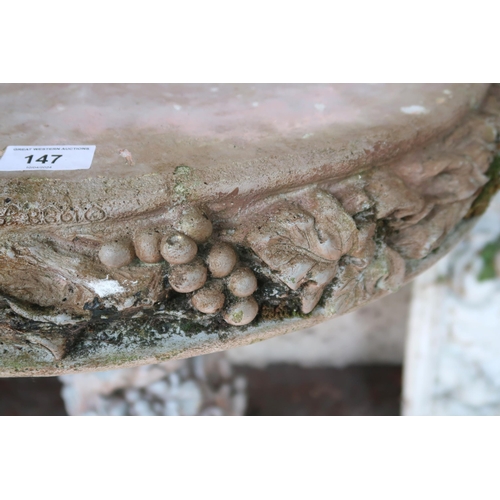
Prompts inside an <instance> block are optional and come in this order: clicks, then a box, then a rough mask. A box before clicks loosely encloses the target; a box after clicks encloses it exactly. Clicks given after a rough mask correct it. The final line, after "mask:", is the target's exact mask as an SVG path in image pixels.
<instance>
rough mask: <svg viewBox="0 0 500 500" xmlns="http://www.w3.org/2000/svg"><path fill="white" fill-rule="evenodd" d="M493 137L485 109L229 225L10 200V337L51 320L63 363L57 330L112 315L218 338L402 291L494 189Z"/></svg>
mask: <svg viewBox="0 0 500 500" xmlns="http://www.w3.org/2000/svg"><path fill="white" fill-rule="evenodd" d="M496 140H497V132H496V128H495V123H494V119H493V118H492V117H491V116H489V115H487V114H484V115H482V116H481V117H480V118H477V117H474V118H472V119H470V120H468V121H467V122H465V123H464V124H463V125H462V126H461V127H459V128H458V129H456V130H455V131H454V132H453V133H452V134H450V135H449V136H448V137H446V138H444V139H441V140H440V141H438V142H437V143H436V144H435V145H434V146H431V147H428V148H426V149H424V150H421V151H418V152H414V153H411V154H409V155H407V156H406V157H404V158H399V159H397V160H395V161H394V162H393V163H391V164H388V165H379V166H374V167H372V168H370V169H368V170H366V171H361V172H358V173H356V174H354V175H352V176H350V177H347V178H344V179H341V180H339V179H335V180H332V181H324V182H321V183H318V184H317V185H311V186H307V187H304V188H302V189H297V190H295V191H291V192H288V193H281V194H277V195H273V196H269V197H267V198H265V199H261V200H258V201H256V202H254V203H253V204H252V205H250V206H248V207H246V209H244V210H241V211H240V213H238V215H237V216H234V217H225V216H224V215H223V214H222V213H218V212H217V210H215V209H213V208H212V209H211V208H210V206H208V207H198V206H194V205H189V204H186V203H181V204H179V205H175V206H171V207H164V208H160V209H158V210H157V211H155V212H154V213H148V214H144V215H142V216H140V217H134V218H130V219H123V220H120V221H112V220H108V218H107V217H106V214H105V213H104V212H103V211H102V209H101V208H100V207H94V206H90V205H89V206H86V207H83V208H79V207H74V206H71V203H70V202H68V203H67V205H68V206H66V205H64V206H63V207H62V208H59V209H58V210H59V212H57V210H56V211H55V212H54V211H51V210H49V208H50V207H49V208H43V210H42V209H40V208H36V207H34V208H33V207H23V208H22V209H21V208H20V207H19V206H18V205H17V204H16V202H15V200H10V199H9V200H8V202H7V201H6V204H7V205H8V206H6V207H4V208H3V209H2V211H0V224H2V225H3V227H2V229H1V230H0V231H4V234H2V235H1V238H0V291H1V293H2V295H3V297H4V309H2V310H0V313H1V312H2V311H4V312H3V313H2V314H3V316H2V317H3V318H4V319H3V320H2V321H4V323H5V321H6V318H11V320H10V321H11V324H10V326H9V327H6V328H8V329H9V330H8V336H10V337H12V338H14V337H16V335H18V333H16V328H15V325H14V326H13V324H12V321H14V323H15V318H21V319H22V320H23V321H24V320H26V321H30V322H31V323H30V325H31V326H30V328H32V327H33V325H52V326H53V327H54V328H55V329H54V328H52V326H51V335H52V337H51V338H52V341H51V342H52V344H50V345H49V344H47V343H45V344H43V342H41V341H40V342H38V344H40V345H41V346H42V347H41V348H46V349H49V351H50V352H52V354H53V355H54V357H55V358H56V359H57V358H61V357H62V356H64V355H65V353H66V352H67V351H68V349H70V347H68V345H67V340H65V339H66V337H64V335H63V333H60V334H58V335H59V337H57V335H56V336H54V335H55V334H54V332H55V331H56V330H57V328H58V327H60V332H63V328H64V327H65V326H68V325H76V327H75V328H77V329H78V325H81V324H91V323H92V321H94V320H95V319H96V317H98V318H99V320H102V319H103V318H104V319H106V318H109V317H113V315H114V314H117V313H126V314H129V315H130V317H131V318H140V317H141V315H143V314H145V312H146V311H150V312H151V314H152V315H153V316H159V317H165V321H173V320H174V319H175V318H176V317H177V316H178V317H184V316H186V314H188V313H189V314H191V316H190V317H193V316H192V315H193V314H194V315H195V316H194V318H195V319H196V318H198V317H200V318H201V317H203V318H205V319H204V320H203V321H204V323H203V324H204V325H206V327H207V328H209V327H210V325H212V327H213V329H214V330H220V329H221V328H222V327H223V326H222V325H223V324H226V325H231V326H238V327H241V326H244V325H248V324H250V323H252V322H255V321H259V311H260V310H262V308H263V307H267V306H268V302H269V301H270V300H271V297H272V300H273V303H274V302H276V301H277V300H278V301H279V300H281V301H282V302H283V303H285V304H290V303H294V301H295V300H297V303H298V308H299V309H300V310H299V311H297V313H299V314H302V315H304V314H309V313H311V312H312V311H314V309H315V308H316V307H318V304H320V301H321V299H322V298H323V297H324V298H325V299H326V300H325V304H324V307H326V308H328V314H330V315H331V314H340V313H344V312H346V311H349V310H350V309H352V308H353V307H356V306H357V305H360V304H362V303H363V302H364V301H366V300H368V299H370V298H371V297H373V296H375V295H378V294H382V293H384V292H386V291H395V290H397V289H398V288H399V287H400V286H401V285H402V284H403V283H404V281H405V278H406V267H407V264H408V263H409V262H411V261H414V260H420V259H424V258H425V257H427V256H428V255H429V254H430V253H431V252H433V251H434V250H436V249H437V248H438V247H439V245H441V243H442V242H443V241H444V239H445V238H446V236H447V235H448V234H449V233H450V232H451V231H452V230H453V228H454V227H456V226H457V224H458V223H459V222H460V221H461V220H462V219H463V218H464V217H465V216H466V214H467V213H468V211H469V210H470V208H471V206H472V204H473V202H474V200H475V199H476V198H477V196H478V195H479V193H480V192H481V190H482V188H483V186H484V185H485V184H486V183H487V182H488V180H489V176H488V175H486V173H487V170H488V167H489V165H490V164H491V162H492V160H493V158H494V155H495V147H496ZM214 206H215V205H214ZM66 212H68V213H66ZM207 213H208V214H210V217H207V216H206V214H207ZM70 216H71V217H70ZM83 222H84V223H83ZM18 224H20V227H19V229H17V228H16V225H18ZM33 224H39V225H40V226H43V228H41V229H40V231H37V232H34V231H33V229H32V227H31V226H32V225H33ZM273 284H275V285H276V290H273V291H272V293H271V291H268V290H271V289H272V287H273V286H274V285H273ZM280 287H281V288H280ZM266 294H267V295H266ZM280 297H281V298H280ZM5 311H7V312H5ZM189 311H191V312H189ZM151 314H150V315H149V316H148V315H145V319H144V321H145V322H147V321H150V319H148V318H151V317H152V316H151ZM162 315H164V316H162ZM196 315H198V316H196ZM12 318H14V319H12ZM197 321H198V320H197ZM200 321H202V320H200ZM56 327H57V328H56ZM42 330H43V328H41V330H40V331H42ZM4 331H5V332H7V330H6V329H5V328H4ZM57 331H59V330H57ZM75 331H77V330H75ZM5 335H7V334H5ZM31 335H32V336H33V334H31ZM10 337H9V338H10ZM33 338H34V339H35V340H33V339H32V340H31V341H30V342H32V343H35V344H36V343H37V340H36V339H37V338H38V339H39V340H40V339H43V338H45V337H44V334H43V332H42V333H39V335H38V337H37V335H35V337H33ZM57 338H59V339H60V342H59V343H58V341H57ZM68 338H69V337H68ZM61 339H62V340H61ZM38 344H37V345H38ZM47 346H48V347H47ZM54 346H55V347H54ZM51 349H52V350H51ZM54 353H56V354H54Z"/></svg>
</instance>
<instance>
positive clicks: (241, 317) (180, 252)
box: [99, 207, 259, 326]
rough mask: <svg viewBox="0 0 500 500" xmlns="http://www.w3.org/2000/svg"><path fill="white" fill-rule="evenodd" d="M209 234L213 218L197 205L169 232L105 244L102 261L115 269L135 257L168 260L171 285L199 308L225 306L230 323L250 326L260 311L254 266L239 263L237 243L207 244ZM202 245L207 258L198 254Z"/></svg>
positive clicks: (214, 310) (207, 311)
mask: <svg viewBox="0 0 500 500" xmlns="http://www.w3.org/2000/svg"><path fill="white" fill-rule="evenodd" d="M211 236H212V224H211V222H210V220H208V219H207V218H206V217H205V216H204V215H203V214H202V213H201V212H200V211H199V210H198V209H197V208H195V207H189V208H186V209H185V210H183V212H182V215H181V217H180V219H179V220H178V221H177V222H176V223H175V224H174V225H173V227H172V228H170V229H168V230H167V231H163V232H162V231H161V230H160V229H151V230H146V231H144V230H142V231H139V232H137V233H136V234H135V235H134V237H133V240H127V239H122V240H115V241H110V242H107V243H105V244H104V245H102V247H101V249H100V251H99V259H100V261H101V262H102V263H103V264H104V265H105V266H107V267H111V268H119V267H123V266H127V265H129V264H131V263H132V261H133V260H134V259H135V258H136V257H137V258H139V259H140V260H141V261H142V262H144V263H146V264H158V263H161V262H163V261H166V262H167V263H168V271H167V276H168V280H169V283H170V286H171V287H172V289H173V290H175V291H176V292H179V293H185V294H188V293H189V294H192V295H191V303H192V305H193V307H194V308H195V309H197V310H198V311H200V312H202V313H204V314H216V313H219V312H220V311H222V309H223V308H224V306H225V308H224V311H223V318H224V320H225V321H226V322H227V323H229V324H231V325H236V326H241V325H246V324H248V323H250V322H251V321H253V319H254V318H255V317H256V316H257V313H258V311H259V306H258V304H257V302H256V300H255V298H254V297H253V296H252V294H253V293H254V292H255V290H256V289H257V279H256V277H255V274H254V273H253V271H252V270H251V269H250V268H248V267H244V266H242V265H241V264H240V263H239V262H238V255H237V253H236V251H235V249H234V248H233V246H231V245H230V244H228V243H225V242H222V241H217V242H211V243H207V242H208V240H209V238H210V237H211ZM201 245H203V246H202V247H201V248H202V250H203V251H202V252H201V253H202V254H203V255H204V258H203V257H201V256H200V255H199V253H200V252H199V250H200V246H201ZM225 292H226V293H225Z"/></svg>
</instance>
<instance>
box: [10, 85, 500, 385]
mask: <svg viewBox="0 0 500 500" xmlns="http://www.w3.org/2000/svg"><path fill="white" fill-rule="evenodd" d="M499 99H500V88H498V87H496V86H490V85H487V84H418V85H399V84H397V85H396V84H389V85H385V84H384V85H379V84H377V85H323V84H318V85H277V84H273V85H236V84H225V85H217V86H215V85H202V84H193V85H157V84H147V85H125V84H117V85H108V84H106V85H100V84H96V85H73V84H71V85H10V84H9V85H2V86H0V155H1V154H3V156H2V158H1V159H0V190H1V193H2V195H1V197H0V375H2V376H8V377H11V376H33V375H35V376H46V375H57V374H64V373H75V372H83V371H92V370H108V369H111V368H118V367H126V366H135V365H140V364H149V363H159V362H163V361H166V360H169V359H174V358H183V357H190V356H195V355H198V354H205V353H209V352H214V351H221V350H225V349H228V348H231V347H234V346H237V345H244V344H249V343H253V342H257V341H260V340H263V339H266V338H269V337H272V336H275V335H281V334H284V333H287V332H290V331H293V330H297V329H301V328H305V327H309V326H312V325H313V324H316V323H318V322H321V321H324V320H326V319H329V318H331V317H333V316H336V315H340V314H343V313H345V312H348V311H351V310H353V309H354V308H356V307H359V306H360V305H362V304H365V303H367V302H368V301H371V300H373V299H376V298H378V297H381V296H383V295H385V294H388V293H390V292H393V291H395V290H397V289H398V288H399V287H401V285H403V284H404V283H405V282H407V281H408V280H410V279H412V278H413V277H415V276H416V275H417V274H418V273H420V272H421V271H423V270H424V269H426V268H427V267H429V266H430V265H431V264H432V263H434V262H435V261H436V260H437V259H439V258H440V257H441V256H442V255H444V254H445V253H446V252H447V251H448V250H449V249H450V248H451V246H452V245H453V244H454V243H455V242H456V241H457V240H458V239H459V238H460V236H461V235H463V234H464V232H465V231H467V229H468V228H469V227H471V225H472V224H473V222H474V220H475V219H476V218H477V216H478V215H480V214H481V213H482V212H483V211H484V209H485V208H486V206H487V203H488V200H489V197H490V196H491V194H492V193H493V192H494V191H495V189H496V187H498V171H499V168H498V163H496V161H495V151H496V141H497V137H498V136H497V128H498V126H499V122H500V119H499V110H500V104H499ZM49 146H51V147H52V146H54V147H58V148H59V150H56V149H54V148H51V149H40V148H44V147H45V148H49ZM70 146H78V148H80V149H78V148H74V147H73V148H70ZM91 146H95V152H94V153H93V150H94V148H93V147H91ZM23 148H25V149H23ZM82 148H83V149H82ZM92 153H93V156H92Z"/></svg>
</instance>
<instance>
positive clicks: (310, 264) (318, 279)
mask: <svg viewBox="0 0 500 500" xmlns="http://www.w3.org/2000/svg"><path fill="white" fill-rule="evenodd" d="M267 214H268V217H267V220H264V221H263V222H262V223H261V224H259V225H258V226H257V228H256V229H254V230H253V231H251V232H250V233H249V234H248V236H247V241H248V244H249V245H250V247H251V248H252V249H253V250H254V252H255V253H256V254H257V255H258V256H259V257H260V258H261V259H262V260H263V261H264V262H265V263H266V264H267V265H268V266H269V267H270V268H271V269H272V270H274V271H276V272H277V275H278V277H279V279H280V280H281V281H283V283H285V284H286V285H287V286H288V287H289V288H291V289H292V290H297V289H299V287H301V286H302V285H304V284H305V283H306V282H307V285H306V286H305V287H304V288H303V290H302V292H303V293H302V298H303V301H302V311H303V312H305V313H308V312H310V311H311V310H312V309H313V308H314V307H315V306H316V304H317V303H318V301H319V299H320V298H321V294H322V291H323V289H324V287H325V286H326V285H327V284H328V283H329V282H330V281H331V280H332V279H333V278H334V277H335V274H336V272H337V263H338V260H339V259H340V258H341V257H342V256H343V255H346V254H347V253H348V252H349V251H350V250H351V248H353V247H354V246H355V245H356V243H357V240H358V231H357V229H356V224H355V223H354V220H353V219H352V218H351V217H350V216H349V215H348V214H347V213H346V212H345V210H344V209H343V208H342V206H341V205H340V203H339V202H338V201H337V200H336V199H335V198H333V197H332V196H331V195H330V194H328V193H326V192H324V191H321V190H319V189H315V190H311V191H307V192H302V193H301V195H300V197H297V199H295V200H289V199H284V200H280V201H278V202H276V203H275V204H274V206H273V207H271V209H270V210H269V209H268V210H267ZM267 214H266V215H267Z"/></svg>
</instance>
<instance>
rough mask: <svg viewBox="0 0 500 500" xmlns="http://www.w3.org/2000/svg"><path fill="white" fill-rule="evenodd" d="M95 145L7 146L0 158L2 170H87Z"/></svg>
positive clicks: (0, 168) (0, 169)
mask: <svg viewBox="0 0 500 500" xmlns="http://www.w3.org/2000/svg"><path fill="white" fill-rule="evenodd" d="M94 152H95V146H7V149H6V150H5V153H4V154H3V156H2V157H1V158H0V171H3V172H12V171H17V170H86V169H89V168H90V165H91V164H92V159H93V158H94Z"/></svg>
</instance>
